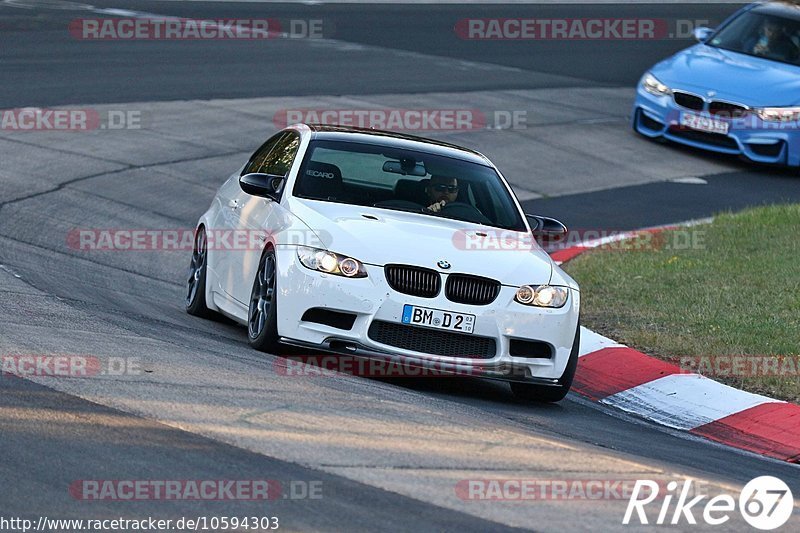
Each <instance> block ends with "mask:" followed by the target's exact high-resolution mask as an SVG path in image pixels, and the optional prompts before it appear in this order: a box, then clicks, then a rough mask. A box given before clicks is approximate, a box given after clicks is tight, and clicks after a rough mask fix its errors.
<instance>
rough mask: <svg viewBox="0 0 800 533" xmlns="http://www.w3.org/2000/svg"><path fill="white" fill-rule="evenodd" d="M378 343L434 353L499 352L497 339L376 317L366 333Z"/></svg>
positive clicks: (487, 355)
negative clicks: (408, 324) (388, 320)
mask: <svg viewBox="0 0 800 533" xmlns="http://www.w3.org/2000/svg"><path fill="white" fill-rule="evenodd" d="M367 334H368V335H369V338H370V339H372V340H374V341H375V342H379V343H381V344H386V345H388V346H394V347H395V348H401V349H403V350H411V351H413V352H420V353H425V354H431V355H441V356H444V357H465V358H469V359H491V358H492V357H494V356H495V354H496V353H497V346H496V343H495V340H494V339H492V338H489V337H476V336H474V335H467V334H463V333H451V332H449V331H438V330H435V329H430V328H422V327H418V326H407V325H404V324H399V323H396V322H386V321H383V320H373V322H372V324H371V325H370V327H369V331H368V332H367Z"/></svg>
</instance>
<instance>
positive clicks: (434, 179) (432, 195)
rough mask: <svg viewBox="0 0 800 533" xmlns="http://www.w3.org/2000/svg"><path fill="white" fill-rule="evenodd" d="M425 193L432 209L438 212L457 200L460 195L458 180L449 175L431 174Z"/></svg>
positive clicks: (429, 207)
mask: <svg viewBox="0 0 800 533" xmlns="http://www.w3.org/2000/svg"><path fill="white" fill-rule="evenodd" d="M425 194H426V195H427V196H428V201H429V202H431V204H430V205H429V206H428V209H429V210H430V211H433V212H434V213H438V212H439V211H440V210H441V209H442V207H444V206H445V205H447V204H449V203H452V202H455V201H456V198H457V197H458V180H457V179H456V178H451V177H448V176H437V175H434V176H431V181H430V183H428V186H427V187H425Z"/></svg>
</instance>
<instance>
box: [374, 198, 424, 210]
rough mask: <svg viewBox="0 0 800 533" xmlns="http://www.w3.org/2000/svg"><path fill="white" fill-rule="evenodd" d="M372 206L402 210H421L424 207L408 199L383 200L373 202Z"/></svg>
mask: <svg viewBox="0 0 800 533" xmlns="http://www.w3.org/2000/svg"><path fill="white" fill-rule="evenodd" d="M372 207H388V208H393V209H401V210H403V211H419V212H422V211H423V210H424V209H425V208H424V207H423V206H421V205H420V204H418V203H416V202H411V201H409V200H384V201H382V202H375V203H374V204H372Z"/></svg>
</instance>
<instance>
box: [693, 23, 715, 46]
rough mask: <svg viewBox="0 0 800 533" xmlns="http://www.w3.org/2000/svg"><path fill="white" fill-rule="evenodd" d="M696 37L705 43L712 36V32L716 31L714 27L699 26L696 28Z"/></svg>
mask: <svg viewBox="0 0 800 533" xmlns="http://www.w3.org/2000/svg"><path fill="white" fill-rule="evenodd" d="M693 33H694V38H695V39H697V40H698V42H701V43H704V42H706V41H707V40H708V38H709V37H711V34H712V33H714V30H713V29H712V28H706V27H705V26H698V27H697V28H695V29H694V32H693Z"/></svg>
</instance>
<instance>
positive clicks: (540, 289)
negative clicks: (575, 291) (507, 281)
mask: <svg viewBox="0 0 800 533" xmlns="http://www.w3.org/2000/svg"><path fill="white" fill-rule="evenodd" d="M567 296H569V289H568V288H567V287H554V286H552V285H539V286H531V285H523V286H522V287H520V288H519V289H517V294H516V296H515V297H514V299H515V300H516V301H518V302H519V303H521V304H523V305H535V306H536V307H564V304H565V303H567Z"/></svg>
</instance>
